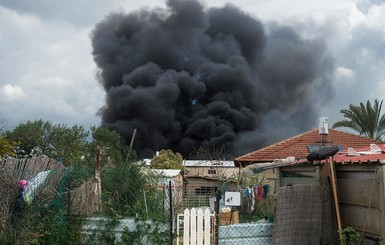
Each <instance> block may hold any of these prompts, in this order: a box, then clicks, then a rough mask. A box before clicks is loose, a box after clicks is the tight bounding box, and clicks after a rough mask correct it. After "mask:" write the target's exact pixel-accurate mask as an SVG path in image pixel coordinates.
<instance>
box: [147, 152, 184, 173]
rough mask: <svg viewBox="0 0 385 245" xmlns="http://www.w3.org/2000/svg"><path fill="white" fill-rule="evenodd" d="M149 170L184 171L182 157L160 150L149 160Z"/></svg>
mask: <svg viewBox="0 0 385 245" xmlns="http://www.w3.org/2000/svg"><path fill="white" fill-rule="evenodd" d="M150 163H151V168H154V169H180V170H184V166H183V165H182V163H183V156H182V155H181V154H180V153H178V152H177V153H174V152H173V151H172V150H170V149H168V150H161V151H160V152H159V155H157V156H155V157H154V158H153V159H151V162H150Z"/></svg>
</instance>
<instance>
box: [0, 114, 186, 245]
mask: <svg viewBox="0 0 385 245" xmlns="http://www.w3.org/2000/svg"><path fill="white" fill-rule="evenodd" d="M89 135H91V136H92V138H91V139H89ZM12 142H18V143H17V144H16V143H12ZM97 152H98V154H97ZM0 155H1V156H12V155H14V156H16V157H17V158H31V157H34V158H38V157H40V156H48V157H49V158H51V159H56V160H58V161H59V162H62V165H58V166H65V171H64V172H63V174H62V175H60V179H61V181H60V182H59V183H57V184H52V185H51V186H46V187H45V189H42V190H41V191H40V192H39V194H38V195H37V196H36V197H35V199H34V200H33V202H32V204H31V205H30V206H28V207H27V208H26V209H25V210H23V212H22V213H21V214H20V215H18V216H17V217H16V218H17V219H16V218H15V217H14V216H15V215H14V214H13V213H12V212H13V211H12V209H11V208H9V207H11V206H12V203H13V202H14V200H15V198H16V195H17V192H18V191H17V188H18V187H17V180H18V179H17V178H18V177H19V176H17V175H13V174H12V173H9V172H4V171H0V178H1V179H2V180H6V181H2V184H1V185H0V193H1V197H2V200H0V223H1V224H4V225H2V229H0V230H1V232H0V244H27V245H28V244H31V245H32V244H54V245H55V244H81V243H82V242H83V243H84V244H88V242H87V241H83V240H82V235H81V231H82V226H83V224H84V221H85V220H86V217H87V216H86V215H85V214H84V213H85V212H86V210H92V209H93V205H94V204H93V201H92V200H93V198H94V195H95V192H94V191H95V186H96V178H95V172H96V165H97V159H98V160H99V162H100V175H101V186H102V193H101V194H102V198H101V200H102V207H103V209H102V210H101V211H99V212H98V213H95V212H94V214H97V215H100V216H103V217H108V218H110V219H112V220H116V222H111V224H110V225H109V228H108V229H107V230H106V231H105V232H103V236H100V235H98V234H95V236H94V238H95V239H99V240H98V242H97V243H99V244H112V242H116V240H115V239H116V237H115V233H114V225H117V224H118V222H117V221H118V220H119V219H120V218H123V217H131V218H136V219H137V220H138V222H136V228H135V229H133V230H132V229H131V230H125V231H124V232H123V236H122V242H123V243H125V244H139V243H136V241H137V237H140V236H142V235H143V234H144V233H146V234H147V233H149V235H148V236H147V238H146V239H147V241H151V242H152V243H153V244H163V243H164V242H163V241H164V240H165V239H169V237H168V236H166V234H168V232H167V231H166V230H161V229H160V227H163V225H164V224H165V223H166V224H167V221H168V212H165V210H164V209H165V208H164V207H163V208H162V202H164V201H165V192H164V190H163V189H159V188H157V186H156V183H157V181H158V178H159V176H157V175H155V174H153V173H151V172H146V171H142V166H141V165H139V164H138V163H137V159H136V153H135V151H133V150H132V149H130V148H129V147H127V146H124V145H122V144H121V139H120V136H119V134H118V133H117V132H116V131H113V130H109V129H107V128H105V127H92V128H91V131H90V132H88V131H86V130H85V129H84V128H83V127H81V126H77V125H74V126H72V127H68V126H67V125H64V124H58V125H55V124H52V123H51V122H45V121H43V120H36V121H27V122H24V123H21V124H19V125H18V126H16V127H15V129H13V130H10V131H6V132H3V133H2V134H1V135H0ZM97 156H98V157H97ZM172 158H174V159H179V155H178V154H175V156H172ZM179 163H181V161H180V162H179ZM44 166H45V165H44ZM26 169H27V170H25V171H29V170H28V169H29V168H26ZM58 169H60V168H58ZM23 171H24V170H23ZM15 173H17V172H15ZM10 187H12V188H10ZM79 193H80V194H79ZM82 193H83V194H82ZM77 195H80V196H79V197H77ZM76 198H78V199H76ZM150 217H151V219H150ZM139 220H140V221H143V222H139ZM149 220H151V222H154V223H153V224H156V225H155V226H154V227H152V228H151V229H149V227H148V226H147V225H146V224H147V223H145V222H144V221H149ZM156 222H160V223H156ZM153 231H157V232H155V233H152V232H153ZM135 239H136V240H135ZM131 241H133V242H134V243H131ZM144 244H145V243H144Z"/></svg>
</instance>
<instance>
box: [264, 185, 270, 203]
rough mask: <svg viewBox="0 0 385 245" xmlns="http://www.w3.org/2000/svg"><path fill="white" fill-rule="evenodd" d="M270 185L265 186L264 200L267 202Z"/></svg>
mask: <svg viewBox="0 0 385 245" xmlns="http://www.w3.org/2000/svg"><path fill="white" fill-rule="evenodd" d="M269 189H270V185H269V184H264V185H263V199H265V200H266V197H267V193H268V192H269Z"/></svg>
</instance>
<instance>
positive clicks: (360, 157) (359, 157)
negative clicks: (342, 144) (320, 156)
mask: <svg viewBox="0 0 385 245" xmlns="http://www.w3.org/2000/svg"><path fill="white" fill-rule="evenodd" d="M333 161H334V162H335V163H336V164H352V163H378V164H385V145H384V144H370V145H368V146H366V147H361V148H348V149H346V150H344V151H339V152H337V154H336V155H334V156H333Z"/></svg>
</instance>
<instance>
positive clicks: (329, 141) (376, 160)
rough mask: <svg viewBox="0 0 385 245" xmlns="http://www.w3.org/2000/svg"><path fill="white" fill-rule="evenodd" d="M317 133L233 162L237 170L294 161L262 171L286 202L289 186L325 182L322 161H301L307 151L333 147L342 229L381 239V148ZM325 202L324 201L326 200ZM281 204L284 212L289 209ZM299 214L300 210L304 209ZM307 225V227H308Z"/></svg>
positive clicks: (384, 158)
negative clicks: (272, 178)
mask: <svg viewBox="0 0 385 245" xmlns="http://www.w3.org/2000/svg"><path fill="white" fill-rule="evenodd" d="M319 132H320V131H319V129H313V130H310V131H307V132H304V133H302V134H299V135H296V136H294V137H291V138H288V139H286V140H283V141H280V142H278V143H275V144H273V145H270V146H267V147H265V148H262V149H259V150H256V151H253V152H251V153H248V154H245V155H243V156H240V157H237V158H236V159H235V164H236V165H237V166H250V165H252V164H254V166H255V165H257V166H258V164H260V165H263V164H264V163H266V162H270V163H274V161H276V159H285V158H287V157H293V159H295V160H293V161H292V162H290V163H288V164H285V165H282V164H281V165H278V164H277V165H276V166H278V167H276V168H274V164H272V166H273V167H271V168H268V170H267V171H274V174H275V176H276V185H277V187H281V188H280V190H282V188H283V189H286V190H287V192H285V194H288V195H287V196H288V198H290V195H292V193H293V192H292V191H293V190H290V188H291V186H294V187H296V186H298V187H300V186H325V182H328V178H325V174H324V173H325V169H326V167H325V166H326V164H325V162H326V160H322V161H312V162H309V161H307V159H306V157H307V155H308V154H309V153H310V152H311V151H312V150H314V149H317V148H318V147H320V146H325V145H334V146H338V148H339V149H340V151H339V152H338V153H337V154H336V155H334V156H333V158H332V161H333V163H334V165H335V169H336V176H337V180H336V182H337V187H338V189H337V193H338V197H339V202H338V203H339V207H340V214H341V223H342V227H347V226H350V227H353V228H354V229H355V230H356V231H358V232H360V233H362V234H364V235H365V236H366V237H368V238H371V239H374V240H384V239H385V200H384V193H385V192H384V190H385V186H384V177H385V176H384V175H385V174H384V170H385V169H384V163H385V146H384V144H383V143H382V142H381V141H378V140H373V139H370V138H365V137H362V136H358V135H354V134H350V133H346V132H342V131H338V130H335V129H329V132H328V134H319ZM277 190H278V189H277ZM289 193H291V194H289ZM278 194H279V193H278ZM296 194H298V193H296ZM302 194H304V193H302ZM304 195H306V193H305V194H304ZM313 196H314V195H313ZM315 196H317V195H315ZM310 197H311V195H308V196H307V197H304V198H305V199H306V202H310ZM278 198H279V197H278ZM305 199H304V200H305ZM329 199H330V198H329ZM291 200H292V201H293V202H295V205H299V204H301V203H300V202H299V201H298V198H297V200H295V199H291ZM326 200H328V199H327V198H326ZM321 201H323V202H325V201H324V200H321ZM277 203H280V202H279V201H278V202H277ZM281 203H283V202H281ZM329 203H330V202H329ZM285 205H286V208H287V209H288V207H289V206H290V205H289V204H285ZM326 206H327V205H326ZM329 206H330V205H329ZM290 207H292V206H290ZM319 207H320V208H321V210H324V209H325V206H322V205H321V206H319ZM297 209H298V210H301V207H299V206H297ZM313 209H314V206H313ZM281 210H282V209H281ZM301 211H302V212H304V210H301ZM329 213H330V210H329ZM285 214H286V213H285ZM314 217H315V216H313V218H314ZM320 217H321V219H322V217H325V213H324V214H321V216H320ZM291 218H293V216H291ZM295 218H298V216H297V217H295ZM299 220H302V223H303V217H301V218H300V219H299ZM314 220H316V218H314V219H313V221H314ZM280 221H282V220H280ZM290 222H291V223H290V224H289V226H292V227H293V226H294V224H293V222H292V221H290ZM281 224H282V222H281ZM318 225H319V223H318ZM307 226H308V227H310V225H307Z"/></svg>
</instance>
